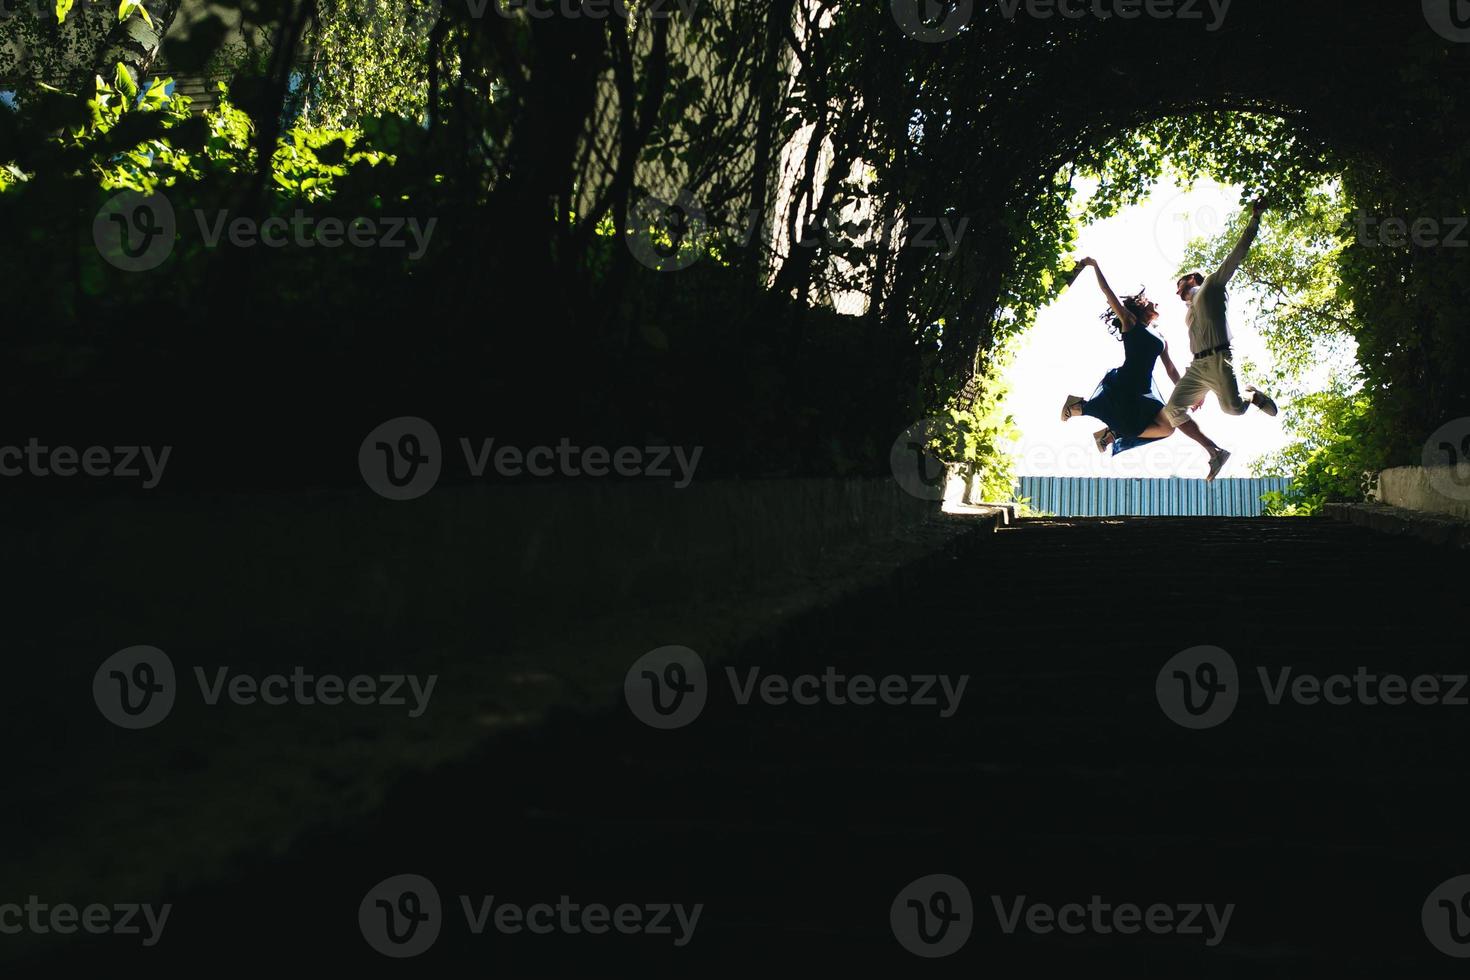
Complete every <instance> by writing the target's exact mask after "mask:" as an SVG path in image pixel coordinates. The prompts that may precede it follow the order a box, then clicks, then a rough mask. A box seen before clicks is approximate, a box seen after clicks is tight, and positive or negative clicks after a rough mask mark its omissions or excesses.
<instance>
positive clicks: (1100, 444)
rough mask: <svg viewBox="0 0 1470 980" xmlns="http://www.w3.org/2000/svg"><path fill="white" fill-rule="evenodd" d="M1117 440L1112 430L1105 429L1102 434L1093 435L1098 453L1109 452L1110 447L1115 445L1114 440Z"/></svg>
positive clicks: (1095, 433)
mask: <svg viewBox="0 0 1470 980" xmlns="http://www.w3.org/2000/svg"><path fill="white" fill-rule="evenodd" d="M1116 438H1118V437H1117V436H1116V435H1114V434H1113V430H1112V429H1103V430H1102V431H1101V432H1094V433H1093V434H1092V441H1093V442H1095V443H1097V451H1098V452H1100V453H1105V452H1107V451H1108V447H1109V446H1111V445H1112V444H1113V440H1114V439H1116Z"/></svg>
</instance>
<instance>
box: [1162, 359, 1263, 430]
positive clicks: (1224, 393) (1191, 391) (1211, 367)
mask: <svg viewBox="0 0 1470 980" xmlns="http://www.w3.org/2000/svg"><path fill="white" fill-rule="evenodd" d="M1211 391H1213V392H1214V393H1215V397H1216V398H1218V399H1219V400H1220V408H1221V409H1222V410H1223V411H1224V412H1225V414H1226V415H1244V414H1245V410H1246V409H1247V408H1249V407H1250V402H1248V401H1245V400H1243V399H1242V398H1241V397H1240V383H1239V382H1238V381H1236V380H1235V362H1234V361H1232V360H1231V359H1230V355H1229V354H1226V353H1225V352H1223V351H1222V352H1220V353H1218V354H1211V355H1210V356H1209V357H1203V358H1200V359H1199V360H1197V361H1195V362H1194V363H1193V364H1191V365H1189V370H1187V371H1185V372H1184V377H1182V378H1180V379H1179V383H1178V384H1177V385H1175V386H1174V394H1172V395H1170V396H1169V404H1168V405H1166V406H1164V413H1165V414H1166V415H1167V416H1168V417H1169V424H1170V425H1172V426H1173V427H1174V428H1176V429H1177V428H1179V427H1180V426H1181V425H1183V424H1184V423H1185V422H1187V421H1189V409H1190V407H1191V406H1192V405H1194V403H1195V402H1197V401H1199V400H1200V399H1201V398H1203V397H1204V396H1205V394H1206V393H1207V392H1211Z"/></svg>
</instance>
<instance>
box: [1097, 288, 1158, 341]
mask: <svg viewBox="0 0 1470 980" xmlns="http://www.w3.org/2000/svg"><path fill="white" fill-rule="evenodd" d="M1121 302H1122V303H1123V308H1124V309H1125V310H1127V311H1128V312H1129V313H1132V314H1133V319H1134V320H1135V321H1136V322H1137V323H1138V324H1139V325H1140V326H1144V325H1146V324H1144V317H1145V316H1146V315H1147V313H1148V311H1147V310H1146V309H1144V304H1145V303H1147V302H1148V296H1147V295H1146V290H1143V289H1140V290H1139V291H1138V292H1136V293H1134V294H1133V295H1132V296H1124V297H1122V299H1121ZM1098 319H1100V320H1102V322H1103V323H1106V324H1107V325H1108V333H1110V334H1112V335H1113V336H1114V337H1116V338H1118V339H1119V340H1122V339H1123V321H1122V320H1120V319H1118V314H1116V313H1114V312H1113V308H1112V307H1111V306H1110V307H1108V309H1107V311H1106V312H1104V313H1103V315H1102V316H1101V317H1099V318H1098Z"/></svg>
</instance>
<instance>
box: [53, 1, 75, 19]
mask: <svg viewBox="0 0 1470 980" xmlns="http://www.w3.org/2000/svg"><path fill="white" fill-rule="evenodd" d="M74 3H76V0H56V23H58V24H60V23H61V22H62V21H64V20H66V15H67V14H69V13H71V8H72V5H73V4H74Z"/></svg>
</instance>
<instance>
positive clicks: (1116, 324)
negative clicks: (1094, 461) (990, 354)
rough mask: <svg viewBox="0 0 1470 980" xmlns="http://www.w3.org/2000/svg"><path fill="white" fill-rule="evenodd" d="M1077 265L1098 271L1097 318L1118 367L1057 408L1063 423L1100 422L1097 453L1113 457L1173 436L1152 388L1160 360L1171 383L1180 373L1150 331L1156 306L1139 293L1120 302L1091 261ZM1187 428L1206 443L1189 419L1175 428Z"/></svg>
mask: <svg viewBox="0 0 1470 980" xmlns="http://www.w3.org/2000/svg"><path fill="white" fill-rule="evenodd" d="M1081 264H1082V265H1083V266H1089V265H1090V266H1092V267H1093V268H1094V269H1097V281H1098V285H1099V286H1101V287H1102V291H1103V294H1104V295H1105V296H1106V297H1107V299H1108V307H1109V309H1108V312H1106V313H1104V314H1103V317H1102V318H1103V321H1104V322H1105V323H1107V324H1108V329H1109V330H1111V331H1112V332H1113V334H1114V335H1115V336H1116V337H1118V339H1119V340H1121V341H1122V342H1123V364H1122V365H1121V366H1120V367H1116V368H1113V370H1111V371H1109V372H1108V373H1107V374H1105V375H1103V379H1102V383H1101V384H1099V385H1098V386H1097V390H1096V391H1095V392H1093V394H1092V397H1091V398H1082V397H1081V396H1079V395H1069V396H1068V397H1067V400H1066V402H1065V403H1064V404H1063V406H1062V421H1064V422H1065V421H1066V420H1067V419H1070V418H1072V417H1074V416H1077V415H1088V416H1091V417H1092V418H1095V419H1100V420H1102V422H1103V423H1104V424H1106V425H1107V428H1105V429H1103V430H1102V431H1101V432H1098V433H1096V435H1095V436H1094V437H1093V438H1094V440H1095V441H1096V443H1097V448H1098V451H1099V452H1107V451H1108V447H1109V446H1111V447H1112V450H1113V455H1115V456H1116V455H1117V454H1118V453H1122V452H1127V451H1128V450H1130V449H1135V448H1137V447H1138V446H1142V445H1145V444H1147V443H1150V442H1157V441H1158V440H1160V439H1167V438H1169V437H1170V436H1172V435H1173V434H1174V427H1173V426H1171V425H1170V424H1169V421H1168V417H1167V416H1166V415H1165V414H1164V398H1163V396H1162V395H1161V394H1160V393H1159V388H1158V385H1157V384H1155V383H1154V364H1156V363H1157V362H1158V360H1159V359H1160V358H1163V361H1164V371H1165V372H1166V373H1167V374H1168V375H1169V377H1170V379H1171V380H1173V382H1174V383H1175V384H1178V383H1179V369H1178V368H1177V367H1175V366H1174V361H1173V359H1172V358H1171V357H1169V345H1168V344H1167V343H1166V342H1165V341H1164V338H1163V337H1161V336H1159V334H1158V332H1157V331H1155V330H1154V329H1153V327H1152V324H1153V322H1154V321H1155V320H1157V319H1158V318H1159V307H1158V304H1157V303H1154V302H1153V301H1152V300H1150V299H1149V298H1148V297H1147V296H1146V295H1144V294H1143V293H1141V292H1140V293H1138V294H1137V295H1134V296H1125V297H1124V298H1123V299H1121V300H1120V299H1119V298H1118V296H1117V294H1115V293H1114V292H1113V290H1112V288H1111V287H1109V286H1108V281H1107V280H1106V279H1104V278H1103V274H1102V269H1100V268H1099V267H1098V264H1097V261H1096V260H1095V259H1083V260H1082V262H1081ZM1195 407H1196V408H1198V407H1199V406H1195ZM1186 426H1187V427H1189V428H1191V429H1193V430H1194V431H1192V432H1189V433H1188V434H1189V435H1190V437H1191V438H1193V439H1195V440H1196V441H1203V442H1207V441H1208V439H1207V437H1205V436H1204V433H1202V432H1199V431H1198V426H1196V425H1195V423H1194V422H1193V421H1192V420H1191V421H1189V422H1186V423H1184V425H1183V426H1180V428H1181V429H1182V428H1185V427H1186Z"/></svg>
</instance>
